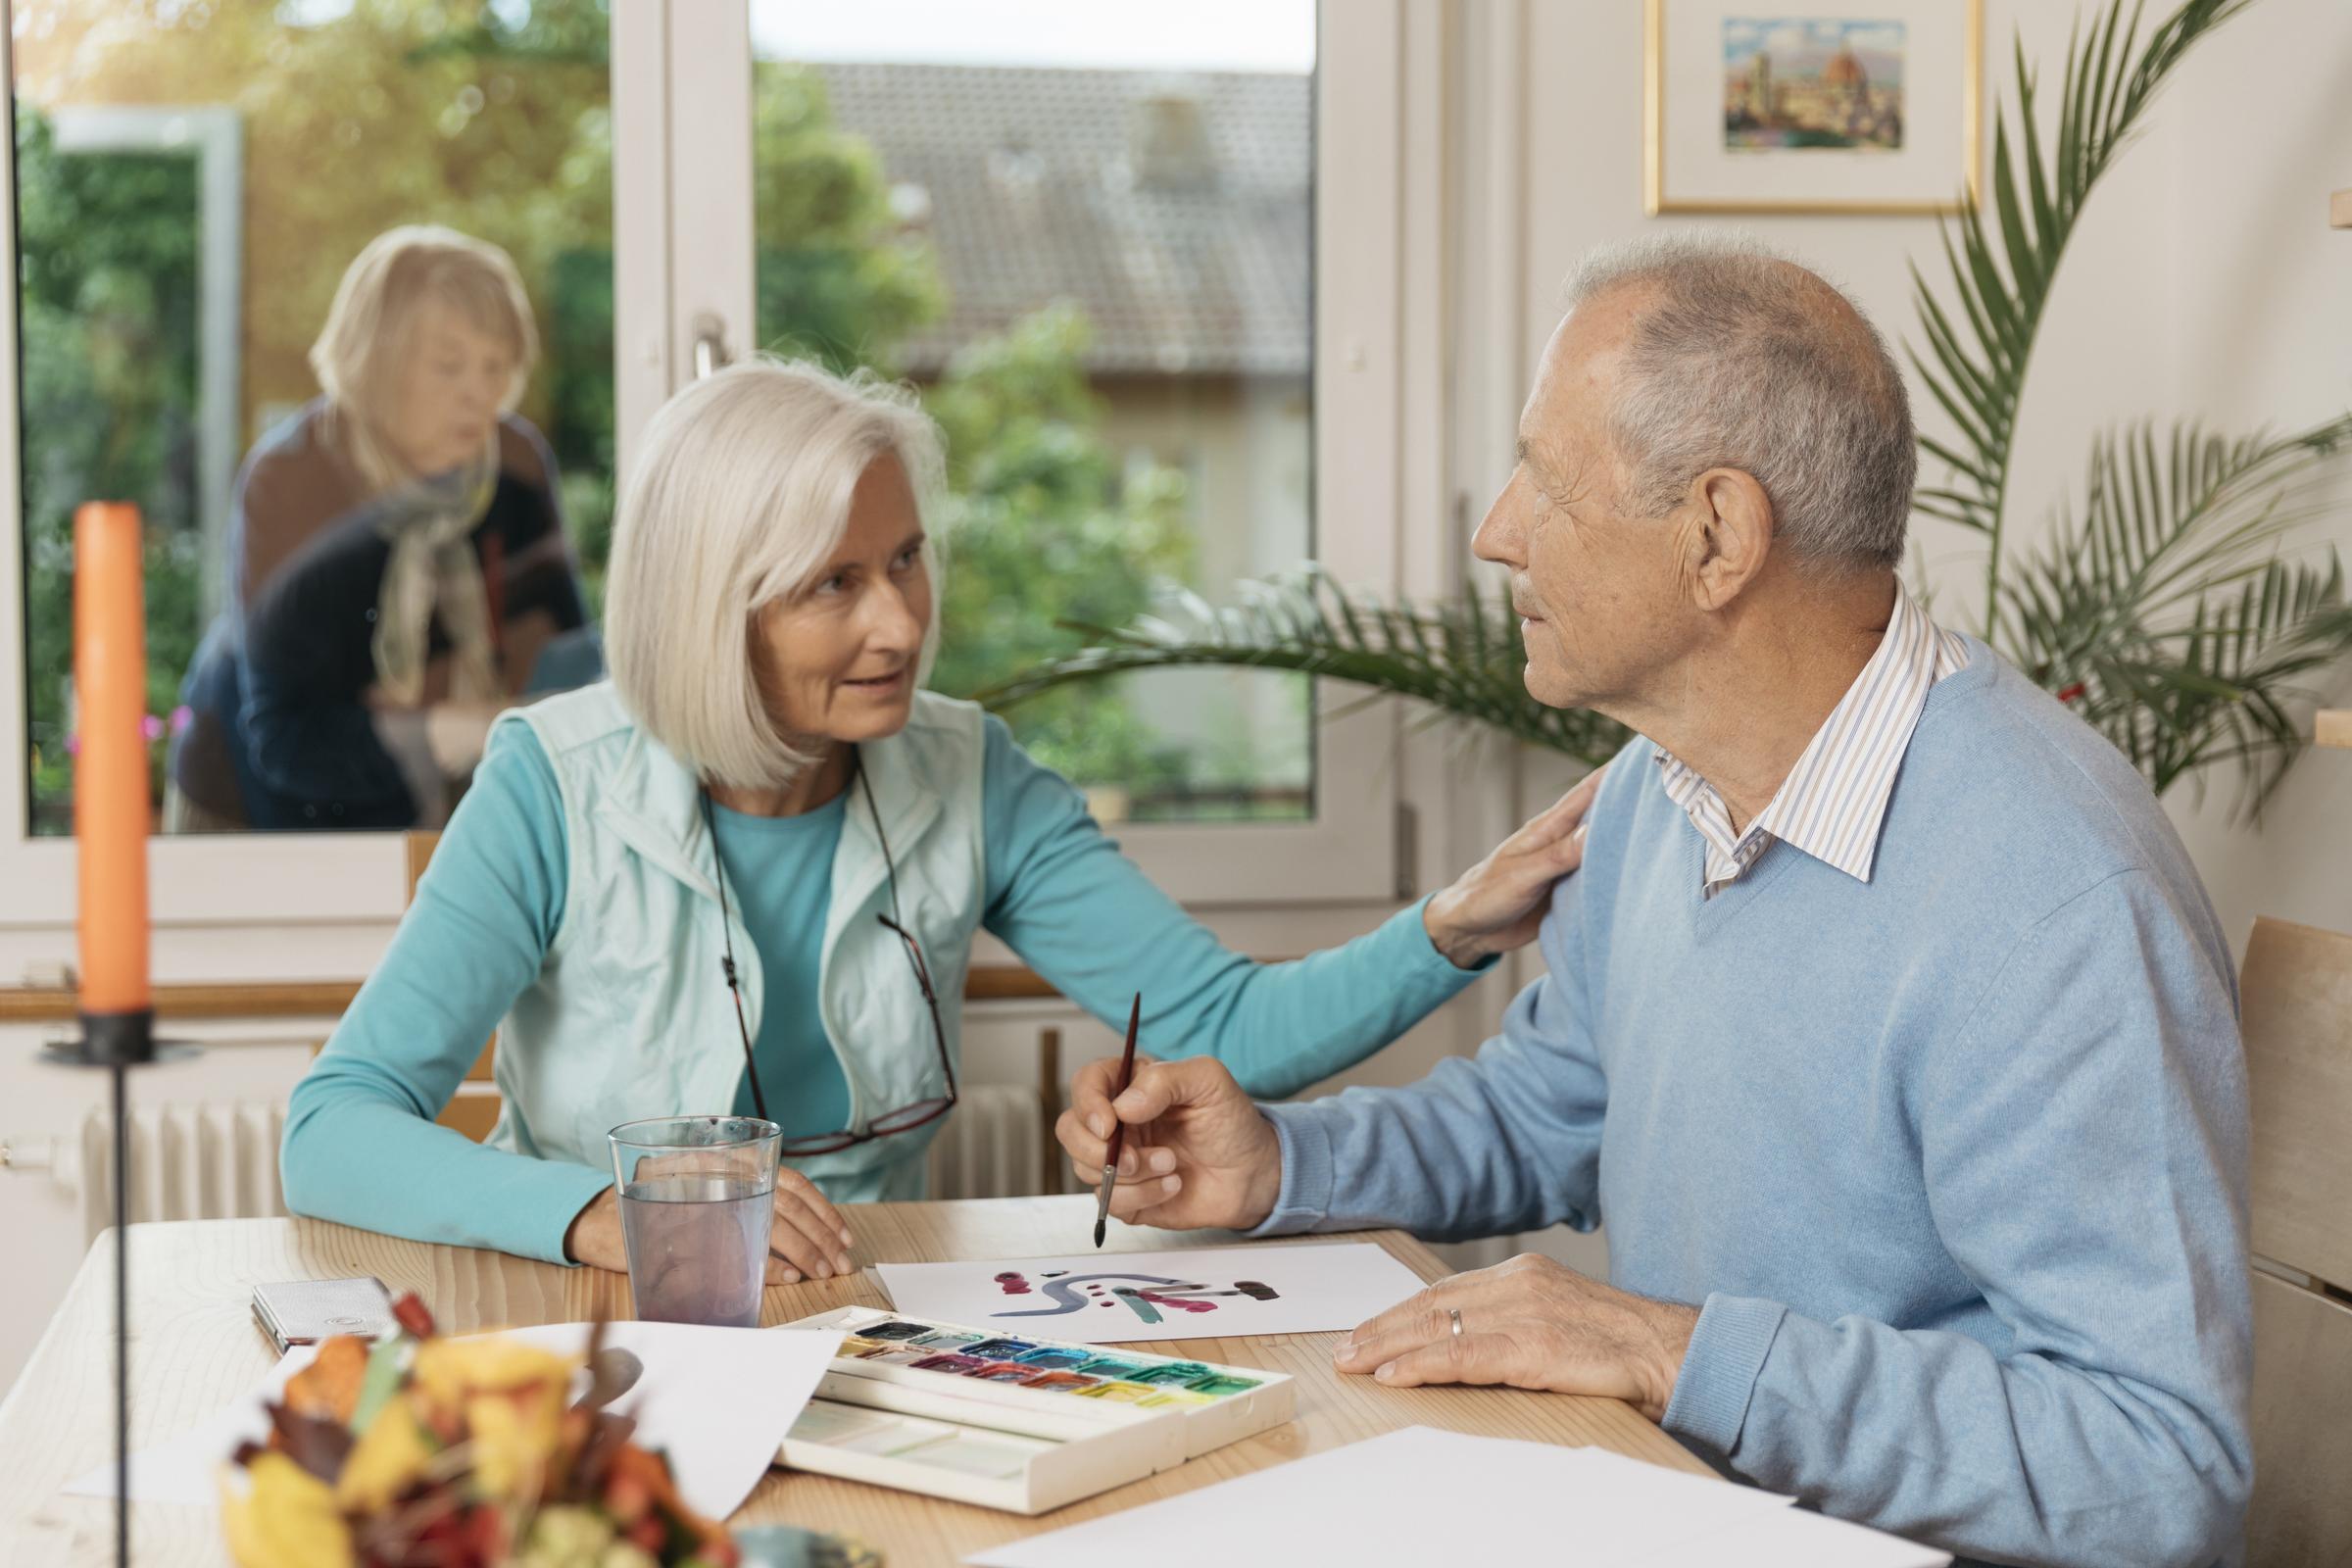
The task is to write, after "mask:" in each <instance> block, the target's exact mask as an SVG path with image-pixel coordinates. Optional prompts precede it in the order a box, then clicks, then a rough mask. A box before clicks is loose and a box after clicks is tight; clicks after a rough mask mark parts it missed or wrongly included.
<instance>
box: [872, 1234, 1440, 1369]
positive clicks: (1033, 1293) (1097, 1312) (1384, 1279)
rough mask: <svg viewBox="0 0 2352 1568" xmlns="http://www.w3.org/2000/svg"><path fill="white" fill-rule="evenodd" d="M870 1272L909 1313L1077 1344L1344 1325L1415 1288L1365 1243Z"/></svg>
mask: <svg viewBox="0 0 2352 1568" xmlns="http://www.w3.org/2000/svg"><path fill="white" fill-rule="evenodd" d="M874 1269H875V1272H876V1273H878V1274H880V1275H881V1276H882V1288H883V1289H884V1290H886V1291H888V1292H889V1293H890V1299H891V1302H892V1304H893V1305H894V1306H896V1308H897V1309H898V1310H899V1311H901V1312H904V1313H906V1314H907V1316H908V1317H922V1318H930V1319H933V1320H935V1321H938V1322H944V1323H962V1324H966V1325H968V1326H970V1327H973V1328H993V1329H1002V1330H1003V1331H1004V1332H1005V1334H1007V1335H1011V1336H1014V1337H1016V1338H1017V1337H1019V1336H1022V1335H1034V1336H1036V1337H1037V1338H1040V1339H1047V1340H1075V1341H1077V1342H1079V1343H1080V1344H1084V1345H1117V1344H1122V1343H1126V1342H1130V1341H1136V1340H1201V1339H1222V1338H1226V1337H1228V1336H1231V1335H1237V1334H1317V1333H1321V1332H1323V1331H1325V1330H1329V1329H1351V1328H1354V1327H1355V1326H1356V1325H1357V1324H1358V1323H1361V1322H1363V1321H1364V1319H1366V1318H1368V1317H1372V1316H1374V1315H1376V1314H1378V1313H1381V1312H1385V1311H1387V1310H1388V1309H1389V1308H1390V1307H1392V1306H1395V1305H1396V1304H1397V1302H1398V1301H1401V1300H1403V1299H1405V1298H1406V1297H1408V1296H1411V1295H1412V1294H1413V1293H1414V1292H1416V1291H1418V1290H1420V1289H1421V1285H1422V1281H1421V1278H1420V1276H1419V1275H1417V1274H1415V1273H1414V1272H1413V1271H1412V1270H1411V1269H1409V1268H1406V1267H1405V1266H1404V1265H1403V1264H1402V1263H1399V1262H1397V1259H1395V1258H1394V1257H1391V1256H1390V1255H1389V1254H1388V1253H1387V1252H1386V1251H1385V1250H1382V1249H1380V1248H1378V1247H1375V1246H1372V1245H1371V1244H1369V1243H1366V1242H1343V1243H1338V1244H1335V1245H1331V1246H1294V1247H1224V1248H1191V1249H1186V1250H1181V1251H1172V1252H1088V1253H1081V1254H1078V1255H1077V1256H1073V1257H1021V1258H1011V1259H1007V1260H1005V1261H1000V1262H971V1263H877V1264H876V1265H874Z"/></svg>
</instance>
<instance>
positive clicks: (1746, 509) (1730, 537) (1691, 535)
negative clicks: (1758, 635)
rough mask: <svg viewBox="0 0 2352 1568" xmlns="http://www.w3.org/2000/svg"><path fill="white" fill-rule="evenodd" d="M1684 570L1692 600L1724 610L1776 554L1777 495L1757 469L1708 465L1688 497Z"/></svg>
mask: <svg viewBox="0 0 2352 1568" xmlns="http://www.w3.org/2000/svg"><path fill="white" fill-rule="evenodd" d="M1685 507H1686V515H1687V516H1689V518H1690V519H1691V520H1690V522H1689V524H1688V525H1687V526H1686V527H1685V529H1684V530H1683V539H1682V545H1683V550H1684V556H1683V575H1684V580H1685V581H1686V582H1687V583H1688V584H1689V587H1690V593H1691V603H1692V604H1694V605H1695V606H1696V607H1697V608H1699V609H1700V610H1705V611H1719V610H1722V609H1724V608H1725V607H1726V606H1728V605H1729V604H1731V602H1732V601H1733V600H1735V599H1737V598H1739V597H1740V594H1741V593H1742V592H1743V591H1745V589H1746V588H1747V585H1748V584H1749V583H1751V582H1753V581H1755V579H1756V575H1757V573H1759V572H1761V571H1762V570H1763V569H1764V562H1765V558H1766V557H1768V556H1770V555H1771V554H1772V540H1773V526H1772V498H1771V497H1770V496H1767V495H1766V494H1765V493H1764V487H1763V486H1762V485H1760V484H1758V483H1757V482H1756V478H1755V475H1753V474H1750V473H1743V472H1741V471H1740V469H1738V468H1709V469H1708V470H1707V471H1706V472H1704V473H1702V474H1700V475H1699V476H1698V477H1697V478H1696V479H1694V480H1692V481H1691V499H1690V501H1688V502H1687V503H1685Z"/></svg>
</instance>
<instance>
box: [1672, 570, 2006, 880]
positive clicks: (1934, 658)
mask: <svg viewBox="0 0 2352 1568" xmlns="http://www.w3.org/2000/svg"><path fill="white" fill-rule="evenodd" d="M1968 661H1969V652H1968V643H1967V642H1966V640H1965V639H1963V638H1962V637H1960V636H1959V635H1958V634H1957V633H1955V632H1948V631H1945V630H1944V629H1943V628H1942V627H1940V626H1938V625H1936V623H1935V622H1934V621H1932V620H1930V619H1929V618H1928V615H1927V612H1925V611H1923V610H1921V609H1920V608H1919V607H1918V606H1917V605H1915V604H1913V603H1912V602H1911V596H1910V594H1908V593H1907V592H1905V591H1904V589H1903V587H1902V585H1901V584H1900V583H1897V584H1896V585H1895V590H1894V609H1893V612H1892V613H1890V614H1889V615H1888V616H1887V635H1886V638H1885V639H1884V640H1883V641H1882V642H1880V644H1879V649H1878V652H1877V653H1874V654H1872V655H1871V656H1870V662H1868V663H1866V664H1864V665H1863V666H1862V673H1861V674H1859V675H1856V676H1855V677H1854V683H1853V685H1851V686H1849V687H1847V688H1846V692H1845V695H1844V696H1843V697H1841V698H1839V699H1838V706H1837V707H1836V708H1834V709H1832V710H1830V716H1829V717H1828V718H1827V719H1825V720H1823V722H1822V726H1821V728H1820V729H1818V730H1816V731H1814V734H1813V738H1812V740H1810V741H1808V742H1806V743H1805V750H1804V753H1803V755H1802V756H1800V757H1798V758H1797V760H1796V765H1795V766H1794V767H1792V768H1790V769H1789V777H1788V778H1787V779H1786V780H1785V781H1783V783H1782V785H1781V788H1780V793H1778V794H1777V795H1775V796H1773V798H1772V804H1771V805H1769V806H1767V807H1765V808H1764V809H1763V811H1762V812H1760V813H1759V814H1758V815H1757V817H1756V819H1755V820H1754V821H1753V822H1750V823H1749V824H1748V825H1747V830H1746V831H1745V832H1743V833H1741V834H1740V835H1739V836H1738V837H1737V838H1735V837H1734V836H1733V834H1732V818H1731V813H1730V811H1728V810H1727V809H1725V807H1724V804H1723V797H1722V796H1720V795H1718V794H1716V793H1715V787H1714V786H1713V785H1712V784H1709V783H1708V782H1707V781H1706V780H1705V779H1703V778H1701V777H1699V776H1698V775H1697V774H1696V773H1694V772H1692V771H1691V768H1689V767H1688V766H1686V765H1685V764H1684V763H1683V762H1682V761H1681V760H1679V759H1677V758H1675V757H1673V756H1671V755H1669V754H1668V753H1667V752H1666V750H1665V749H1664V748H1663V747H1660V748H1658V750H1657V761H1658V768H1659V771H1660V773H1661V774H1662V776H1663V778H1664V781H1665V785H1666V794H1667V795H1668V797H1669V798H1671V799H1672V800H1673V802H1674V804H1675V805H1677V806H1679V807H1681V808H1682V809H1683V810H1684V811H1685V812H1687V813H1688V814H1689V815H1690V818H1691V825H1692V826H1694V827H1696V828H1697V829H1698V831H1699V834H1700V836H1701V837H1703V838H1704V839H1705V840H1706V841H1707V864H1706V871H1705V881H1704V887H1703V892H1704V894H1705V896H1706V897H1707V898H1710V899H1711V898H1713V897H1714V896H1715V895H1716V893H1717V892H1719V891H1720V890H1722V889H1723V888H1725V887H1727V886H1729V885H1730V884H1731V883H1733V882H1736V881H1738V880H1739V879H1740V876H1741V875H1742V874H1744V873H1745V872H1746V870H1747V868H1748V867H1749V866H1750V865H1753V864H1754V863H1755V860H1756V857H1757V856H1759V855H1762V854H1763V853H1764V846H1765V845H1766V844H1768V843H1770V842H1771V841H1772V840H1774V839H1779V840H1780V841H1782V842H1783V843H1785V844H1787V845H1789V847H1790V848H1792V849H1797V850H1802V851H1804V853H1805V854H1807V855H1810V856H1811V857H1813V858H1815V859H1817V860H1819V861H1821V862H1822V863H1823V864H1825V865H1832V866H1835V867H1837V868H1838V870H1840V871H1843V872H1844V873H1845V874H1846V875H1848V876H1850V877H1852V878H1854V880H1856V881H1857V882H1867V881H1869V880H1870V866H1871V861H1872V860H1873V859H1874V858H1876V857H1877V855H1878V851H1879V826H1880V824H1881V823H1882V822H1883V821H1885V820H1886V816H1887V797H1889V796H1890V795H1892V794H1893V793H1894V775H1895V773H1896V771H1897V770H1898V769H1900V768H1901V766H1902V762H1903V752H1904V751H1905V749H1906V748H1908V747H1909V746H1910V744H1911V731H1912V729H1913V728H1914V727H1916V726H1917V724H1918V723H1919V712H1920V708H1921V706H1922V705H1923V704H1925V703H1926V702H1927V699H1928V688H1929V687H1931V686H1933V685H1935V684H1936V682H1937V681H1939V680H1941V679H1943V678H1944V677H1945V676H1946V675H1950V674H1953V673H1956V672H1957V671H1959V670H1961V669H1964V668H1966V667H1967V665H1968Z"/></svg>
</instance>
